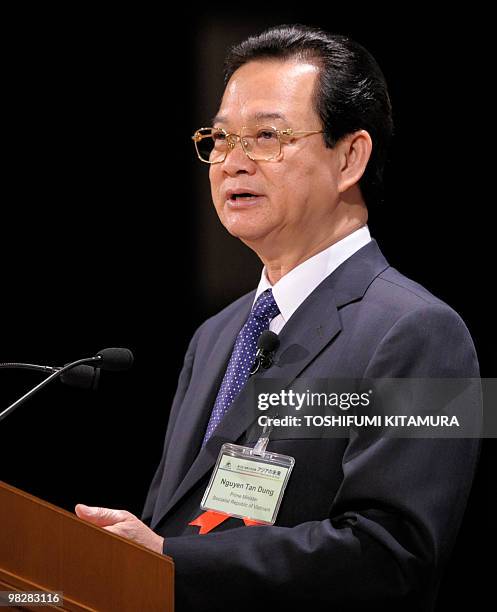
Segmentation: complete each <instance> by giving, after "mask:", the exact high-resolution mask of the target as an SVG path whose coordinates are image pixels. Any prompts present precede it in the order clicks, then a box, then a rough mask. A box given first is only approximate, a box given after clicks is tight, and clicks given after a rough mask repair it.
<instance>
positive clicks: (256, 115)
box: [212, 111, 287, 125]
mask: <svg viewBox="0 0 497 612" xmlns="http://www.w3.org/2000/svg"><path fill="white" fill-rule="evenodd" d="M250 118H253V119H257V120H260V119H282V120H283V121H287V118H286V117H285V115H284V114H283V113H274V112H273V113H270V112H266V111H259V112H258V113H254V114H253V115H252V116H251V117H250ZM227 121H228V118H227V117H226V116H225V115H216V116H215V117H214V118H213V119H212V125H214V124H216V123H227Z"/></svg>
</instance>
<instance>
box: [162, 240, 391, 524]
mask: <svg viewBox="0 0 497 612" xmlns="http://www.w3.org/2000/svg"><path fill="white" fill-rule="evenodd" d="M387 267H388V263H387V262H386V260H385V259H384V258H383V256H382V254H381V252H380V250H379V248H378V246H377V244H376V242H375V241H374V240H373V241H372V242H370V243H369V244H367V245H366V246H365V247H363V248H362V249H360V250H359V251H357V252H356V253H355V254H354V255H353V256H352V257H350V258H349V259H348V260H346V261H345V262H344V263H343V264H342V265H341V266H339V268H337V269H336V270H335V271H334V272H333V273H332V274H330V276H328V277H327V278H326V279H325V280H324V281H323V282H322V283H321V284H320V285H319V286H318V287H317V288H316V289H315V290H314V291H313V292H312V293H311V295H309V296H308V297H307V299H306V300H305V301H304V302H303V303H302V304H301V305H300V307H299V308H298V309H297V310H296V311H295V313H294V314H293V316H292V317H291V319H290V320H289V321H288V323H286V325H285V327H284V328H283V330H282V332H281V334H280V346H279V348H278V351H277V354H276V356H275V363H274V364H273V366H272V367H271V368H270V369H269V370H267V371H265V372H263V373H262V374H257V375H256V376H255V377H252V381H253V380H254V379H255V378H256V377H261V376H264V377H265V378H277V379H281V380H284V381H285V385H286V384H290V383H291V382H292V381H293V380H294V379H295V378H296V377H297V376H298V375H299V374H300V373H301V372H302V371H303V370H304V368H306V367H307V365H309V363H310V362H311V361H312V360H313V359H315V358H316V356H317V355H318V354H319V353H320V352H321V351H322V350H323V349H324V348H325V347H326V346H327V345H328V344H330V342H332V341H333V339H334V338H335V337H336V336H337V335H338V334H339V333H340V331H341V329H342V327H341V321H340V315H339V308H340V307H341V306H344V305H345V304H347V303H350V302H351V301H354V300H357V299H361V298H362V297H363V295H364V293H365V292H366V290H367V288H368V286H369V285H370V284H371V282H372V281H373V280H374V278H375V277H376V276H377V275H378V274H380V273H381V272H382V271H383V270H385V268H387ZM251 305H252V302H250V304H249V310H250V306H251ZM247 316H248V310H247V309H246V308H245V309H243V316H240V317H237V318H236V324H233V325H231V324H230V325H228V326H227V327H226V329H225V332H223V334H222V336H221V337H220V339H219V340H220V343H219V355H218V357H217V358H216V357H214V359H215V362H214V363H213V364H212V366H214V367H215V368H216V370H215V371H216V377H215V381H214V384H212V383H209V382H208V380H206V379H205V377H204V380H203V381H201V384H200V385H198V387H197V389H196V390H195V393H194V395H193V397H197V398H205V400H204V401H202V405H201V411H200V412H199V413H197V417H192V418H191V419H189V420H188V421H184V425H182V427H181V430H182V432H183V433H182V434H180V435H184V436H185V437H186V438H187V439H185V438H182V437H180V436H176V439H177V440H181V446H183V444H184V443H183V440H185V446H186V443H188V441H190V442H192V441H195V442H197V441H198V439H200V440H201V439H202V438H203V435H204V433H205V427H206V425H207V423H206V422H205V424H204V423H202V426H201V427H199V422H200V418H199V415H200V414H201V415H205V414H209V415H210V411H211V410H212V405H213V403H214V399H215V393H216V392H217V389H218V388H219V384H220V382H221V378H222V376H223V375H224V370H225V368H226V364H227V361H228V358H229V356H230V353H231V350H232V348H233V343H234V339H235V337H236V334H237V333H238V331H239V330H240V328H241V326H242V325H243V323H244V322H245V320H246V318H247ZM235 329H236V331H235ZM221 353H222V356H223V357H222V359H221V358H220V357H221ZM204 358H205V357H204ZM208 376H209V378H210V380H211V381H212V380H213V379H214V376H213V369H212V367H211V363H209V367H208ZM252 391H253V385H249V384H247V385H246V386H245V388H244V389H242V391H241V392H240V394H239V395H238V396H237V398H236V399H235V400H234V402H233V403H232V405H231V406H230V409H229V411H228V413H227V414H226V416H225V417H224V418H223V420H222V421H221V423H220V424H219V426H218V427H217V428H216V430H215V431H214V434H213V435H212V437H211V438H210V439H209V441H208V442H207V444H206V445H205V446H204V448H202V449H201V451H200V452H199V454H198V455H197V457H196V459H195V461H194V462H193V464H191V467H190V469H189V470H188V472H187V473H186V475H185V476H184V478H183V480H182V481H181V483H180V484H179V486H178V488H177V489H176V490H175V492H174V494H173V495H172V497H170V499H169V501H168V503H167V505H166V506H165V507H164V506H162V509H161V511H160V515H158V516H157V519H158V520H157V522H159V520H160V519H161V518H162V517H163V516H165V515H166V514H167V513H168V512H169V511H170V510H171V509H172V508H173V506H174V505H175V504H176V503H177V502H178V501H179V500H180V499H181V498H182V497H183V496H184V495H185V494H186V493H187V492H188V491H189V490H190V489H191V488H192V487H193V486H194V485H195V484H196V483H197V482H198V481H199V480H200V479H201V478H203V477H204V476H205V475H206V474H207V472H208V471H209V470H210V469H211V468H212V467H213V465H214V464H215V462H216V459H217V457H218V454H219V450H220V448H221V446H222V444H224V443H225V442H236V440H238V438H240V436H241V435H243V433H244V432H245V431H246V430H247V429H248V428H249V427H250V425H251V424H252V422H253V421H254V418H255V413H254V409H253V405H254V404H253V401H251V400H252ZM207 418H208V417H207ZM204 420H205V419H204ZM188 428H191V429H189V430H188ZM195 428H196V429H197V431H195V432H192V429H195ZM175 433H176V432H175ZM199 445H200V442H199V443H198V446H199ZM198 446H196V447H195V448H198ZM168 473H169V474H170V472H169V471H168ZM183 473H184V472H183V471H182V472H181V474H183ZM176 482H178V481H176ZM157 507H158V508H161V506H160V505H158V506H157Z"/></svg>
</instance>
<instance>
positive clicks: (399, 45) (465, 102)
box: [0, 5, 497, 610]
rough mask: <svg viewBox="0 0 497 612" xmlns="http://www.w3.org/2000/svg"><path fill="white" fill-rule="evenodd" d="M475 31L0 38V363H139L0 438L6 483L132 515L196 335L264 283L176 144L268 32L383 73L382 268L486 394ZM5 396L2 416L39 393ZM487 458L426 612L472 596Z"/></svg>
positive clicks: (424, 28) (55, 393)
mask: <svg viewBox="0 0 497 612" xmlns="http://www.w3.org/2000/svg"><path fill="white" fill-rule="evenodd" d="M23 10H26V11H27V9H23ZM192 12H193V11H192ZM486 20H487V17H486V16H485V15H481V14H476V11H474V12H473V13H468V12H464V11H461V12H459V13H455V12H451V14H450V15H449V14H446V15H443V16H441V17H440V18H438V19H434V17H433V15H432V14H431V13H429V12H426V13H425V12H423V11H422V10H421V9H420V8H419V7H418V6H417V5H416V8H414V7H412V8H411V9H409V8H408V7H404V8H403V10H402V12H400V10H399V12H398V13H396V12H395V11H390V12H389V13H388V14H384V15H382V14H379V13H378V12H376V11H375V12H373V11H371V12H370V13H364V12H360V11H359V10H358V9H357V8H356V9H355V10H353V9H350V10H348V11H346V10H343V9H342V10H341V11H339V12H337V10H336V9H335V8H334V9H333V10H331V9H330V10H324V9H321V10H320V11H317V10H316V9H313V10H312V11H311V10H308V11H305V10H301V11H292V10H290V9H288V8H287V9H284V10H279V11H278V10H276V9H270V10H269V9H264V10H263V9H261V10H260V11H259V10H258V9H257V8H254V7H252V8H251V9H250V10H247V11H246V12H243V11H242V10H237V11H236V12H233V10H232V9H231V10H229V9H224V8H223V9H221V8H220V7H217V8H212V7H211V8H210V10H209V11H206V10H204V11H200V12H198V11H195V15H191V14H187V13H186V12H185V13H184V14H181V13H175V15H174V16H173V15H164V14H153V13H147V12H146V11H145V10H143V11H142V12H140V13H139V14H137V13H136V12H128V13H124V12H121V13H116V14H105V15H104V14H102V13H94V14H93V13H88V12H86V13H85V12H80V13H78V12H77V11H76V10H75V9H74V8H73V9H71V12H66V13H64V12H62V13H61V12H60V11H58V12H54V13H52V14H49V13H47V12H46V9H44V10H43V12H39V13H34V12H25V13H22V14H16V15H9V16H8V17H7V19H4V20H3V24H4V25H3V34H4V37H3V40H4V54H3V55H4V59H5V60H6V61H5V70H4V72H3V78H2V80H3V83H2V85H3V87H2V89H3V102H4V104H5V107H4V108H6V109H7V110H6V111H5V110H4V114H3V119H4V121H3V127H4V129H3V132H4V134H5V136H6V138H5V139H4V145H5V146H4V156H3V157H4V159H3V172H2V175H3V180H2V184H3V189H2V192H3V198H2V200H3V203H2V208H1V211H2V213H1V219H2V224H1V232H2V236H1V241H0V248H1V254H2V259H3V264H4V265H3V267H2V289H3V296H2V310H3V317H2V318H3V330H2V342H1V343H0V362H4V361H28V362H33V363H47V364H56V365H59V364H63V363H65V362H67V361H71V360H74V359H77V358H80V357H83V356H89V355H92V354H94V353H95V352H96V351H98V350H99V349H101V348H103V347H105V346H127V347H129V348H131V349H132V350H133V352H134V354H135V358H136V362H135V366H134V368H133V370H132V371H130V372H129V373H127V374H117V373H107V374H106V375H105V376H103V378H102V381H101V385H100V389H99V391H97V392H95V393H93V392H83V391H79V390H76V389H72V388H67V387H64V386H63V385H62V384H61V383H57V384H54V385H53V386H52V387H49V388H47V389H45V390H44V391H43V392H42V393H41V394H40V395H39V396H37V397H36V398H33V399H32V400H30V401H29V402H27V403H26V404H25V405H24V406H23V407H22V408H20V409H19V410H18V411H16V412H15V413H13V414H12V415H10V416H9V417H8V418H7V419H6V420H5V421H2V423H1V424H0V480H3V481H5V482H8V483H10V484H13V485H15V486H17V487H20V488H22V489H25V490H27V491H28V492H30V493H32V494H34V495H37V496H39V497H42V498H44V499H47V500H49V501H51V502H53V503H55V504H57V505H60V506H62V507H64V508H67V509H68V510H72V509H73V507H74V504H75V503H77V502H83V503H87V504H90V505H101V506H108V507H116V508H126V509H128V510H130V511H132V512H135V513H136V514H139V513H140V512H141V508H142V505H143V501H144V498H145V495H146V492H147V489H148V486H149V483H150V480H151V478H152V476H153V473H154V470H155V467H156V465H157V463H158V462H159V459H160V455H161V449H162V443H163V437H164V433H165V429H166V425H167V418H168V411H169V407H170V404H171V400H172V397H173V395H174V391H175V386H176V380H177V376H178V373H179V371H180V368H181V365H182V360H183V355H184V351H185V349H186V346H187V344H188V341H189V339H190V337H191V336H192V334H193V332H194V330H195V329H196V327H197V326H198V325H199V324H200V323H201V322H202V321H203V320H205V318H207V317H208V316H210V315H212V314H214V313H216V312H217V311H218V310H219V309H220V308H222V307H223V306H225V305H226V304H228V303H229V302H230V301H232V300H233V299H234V298H236V297H237V296H239V295H241V294H242V293H244V292H246V291H248V290H250V289H252V288H254V287H255V286H256V284H257V282H258V278H259V274H260V264H259V262H258V260H257V258H256V257H255V255H254V254H252V253H251V252H250V251H248V250H247V249H246V247H244V246H243V245H242V244H241V243H238V242H237V241H236V240H235V239H233V238H231V237H229V236H228V235H227V234H226V232H225V231H224V230H223V228H222V227H221V226H220V224H219V223H218V221H217V217H216V216H215V213H214V211H213V208H212V206H211V204H210V191H209V185H208V170H207V167H204V165H203V164H201V163H200V162H197V161H196V159H195V156H194V151H193V146H192V144H191V140H190V136H191V134H192V133H193V132H194V130H195V129H196V128H198V127H200V126H201V125H208V124H209V120H210V117H211V116H212V115H213V114H214V112H215V110H216V105H217V101H218V97H219V95H220V94H221V92H222V73H221V64H222V59H223V55H224V52H225V49H226V47H227V46H228V45H230V44H232V43H235V42H238V41H240V40H242V39H243V38H244V37H245V36H246V35H248V34H251V33H254V32H258V31H260V30H261V29H264V28H265V27H266V26H268V25H275V24H278V23H296V22H300V23H306V24H310V25H317V26H320V27H323V28H325V29H328V30H330V31H335V32H340V33H345V34H348V35H350V36H352V37H353V38H355V39H356V40H358V41H359V42H361V43H362V44H363V45H364V46H365V47H367V48H368V49H369V50H370V51H371V52H372V53H373V55H374V56H375V57H376V58H377V60H378V62H379V64H380V66H381V67H382V69H383V71H384V73H385V76H386V78H387V82H388V83H389V87H390V92H391V98H392V103H393V107H394V119H395V125H396V135H395V140H394V145H393V147H392V151H391V155H390V161H389V163H388V167H387V171H386V182H387V193H386V201H385V203H384V204H383V205H382V206H381V207H377V208H376V209H373V210H371V212H370V222H369V226H370V230H371V233H372V235H373V237H375V238H376V239H377V240H378V242H379V244H380V246H381V248H382V250H383V252H384V254H385V256H386V257H387V259H388V260H389V261H390V263H391V264H392V265H393V266H395V267H396V268H398V269H400V270H401V271H402V272H403V273H404V274H406V275H408V276H410V277H412V278H413V279H415V280H416V281H418V282H420V283H421V284H423V285H425V286H426V287H427V288H428V289H430V290H431V291H433V292H434V293H435V294H436V295H438V296H439V297H440V298H442V299H443V300H445V301H447V302H448V303H449V304H450V305H451V306H453V307H454V308H455V309H456V310H457V311H458V312H459V313H460V314H461V316H462V317H463V319H464V320H465V321H466V323H467V325H468V328H469V330H470V332H471V333H472V335H473V338H474V341H475V344H476V347H477V351H478V354H479V359H480V364H481V372H482V376H486V377H493V376H496V371H497V355H496V350H495V341H494V340H495V338H494V336H495V330H494V326H493V316H492V315H493V312H492V306H491V301H492V300H491V296H490V290H489V288H488V286H489V284H490V281H489V279H490V278H491V277H492V275H494V274H495V273H494V272H493V265H492V261H491V259H490V257H491V255H490V252H491V246H493V244H492V241H491V236H490V231H491V229H492V208H493V206H494V203H493V181H492V180H491V178H490V177H491V176H492V175H491V173H490V172H491V171H490V169H489V167H490V162H489V151H490V145H487V138H488V136H487V132H488V130H489V126H488V124H489V123H490V120H489V119H487V118H486V117H487V116H489V115H487V114H486V110H485V107H486V99H487V89H488V85H487V83H488V81H489V78H490V76H489V65H488V64H489V62H488V61H487V58H488V56H489V48H488V46H486V44H485V40H486V37H485V33H484V25H485V22H486ZM492 250H493V249H492ZM0 380H1V382H0V390H1V391H0V398H1V406H0V409H1V408H4V407H6V406H7V405H8V404H9V403H11V402H12V401H14V400H15V399H16V398H17V397H18V396H20V395H21V394H23V393H24V392H25V391H26V390H27V389H28V388H29V387H30V386H33V385H35V384H36V383H37V382H38V381H39V380H40V375H38V374H35V373H30V372H12V371H1V372H0ZM494 442H495V441H494V440H488V441H485V443H484V445H483V451H482V458H481V462H480V468H479V471H478V474H477V477H476V480H475V484H474V487H473V493H472V497H471V500H470V503H469V506H468V510H467V513H466V517H465V521H464V524H463V527H462V530H461V534H460V537H459V540H458V543H457V545H456V549H455V551H454V555H453V559H452V562H451V566H450V567H449V569H448V572H447V575H446V579H445V581H444V584H443V588H442V592H441V598H440V604H439V610H446V609H449V607H450V606H451V605H453V604H454V603H459V604H461V603H463V602H464V603H466V602H467V603H471V602H475V601H477V600H478V599H479V597H480V596H481V591H482V589H484V588H486V584H487V583H486V579H485V578H484V575H483V574H484V563H483V561H482V557H483V555H484V553H485V552H488V546H489V544H488V536H489V529H490V519H489V517H488V516H487V514H486V512H487V509H488V508H489V507H490V499H489V495H490V468H491V465H492V462H493V461H494V460H495V456H496V445H495V443H494ZM177 443H178V444H181V440H178V441H177Z"/></svg>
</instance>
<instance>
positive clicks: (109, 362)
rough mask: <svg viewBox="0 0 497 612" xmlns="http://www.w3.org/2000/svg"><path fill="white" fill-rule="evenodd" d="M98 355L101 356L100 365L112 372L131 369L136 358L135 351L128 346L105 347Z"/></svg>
mask: <svg viewBox="0 0 497 612" xmlns="http://www.w3.org/2000/svg"><path fill="white" fill-rule="evenodd" d="M97 357H100V358H101V362H100V363H99V366H98V367H100V368H102V370H110V371H112V372H124V371H125V370H129V369H130V368H131V366H132V365H133V359H134V358H133V353H132V352H131V351H130V350H129V349H127V348H105V349H102V350H101V351H100V352H98V353H97Z"/></svg>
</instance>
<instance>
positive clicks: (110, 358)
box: [0, 348, 133, 421]
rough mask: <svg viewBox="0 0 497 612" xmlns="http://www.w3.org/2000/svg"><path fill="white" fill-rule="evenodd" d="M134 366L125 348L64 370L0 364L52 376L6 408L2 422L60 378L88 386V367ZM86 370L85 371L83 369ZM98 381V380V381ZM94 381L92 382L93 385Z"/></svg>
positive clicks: (114, 368) (0, 417) (118, 368)
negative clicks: (70, 374) (69, 374)
mask: <svg viewBox="0 0 497 612" xmlns="http://www.w3.org/2000/svg"><path fill="white" fill-rule="evenodd" d="M132 365H133V353H132V352H131V351H130V350H129V349H125V348H106V349H103V350H101V351H100V352H99V353H97V354H96V355H95V356H94V357H86V358H85V359H78V360H77V361H73V362H71V363H67V364H66V365H65V366H63V367H62V368H54V367H51V366H36V365H34V364H25V363H24V364H12V363H5V364H0V368H7V367H15V366H19V367H21V368H22V369H30V370H41V371H44V372H50V376H48V378H45V380H42V381H41V383H39V384H38V385H36V387H33V389H31V390H30V391H28V392H27V393H26V394H24V395H23V396H22V397H20V398H19V399H18V400H17V401H15V402H14V403H13V404H11V405H10V406H8V407H7V408H5V410H3V411H2V412H0V421H2V420H3V419H4V418H5V417H6V416H7V415H8V414H10V413H11V412H13V411H14V410H15V409H16V408H17V407H19V406H20V405H21V404H23V403H24V402H25V401H26V400H27V399H29V398H30V397H31V396H32V395H34V394H35V393H37V392H38V391H39V390H40V389H43V387H45V386H46V385H48V383H49V382H51V381H52V380H55V379H56V378H58V377H59V376H60V377H62V376H64V377H65V379H66V380H68V381H70V382H69V384H78V383H79V384H81V383H84V384H85V385H86V384H88V381H89V380H90V371H89V370H87V369H86V367H90V366H93V367H91V368H90V370H93V369H94V368H97V369H99V368H102V369H103V370H111V371H114V372H117V371H124V370H129V368H130V367H131V366H132ZM73 368H78V369H77V370H76V372H75V374H74V375H73V376H67V377H66V376H65V374H66V372H68V371H69V370H72V369H73ZM83 368H85V369H83ZM91 376H92V377H95V378H97V377H98V376H99V373H91ZM97 380H98V379H97ZM93 382H94V381H92V384H93Z"/></svg>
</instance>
